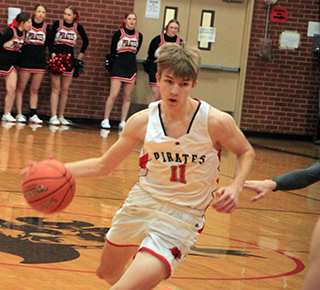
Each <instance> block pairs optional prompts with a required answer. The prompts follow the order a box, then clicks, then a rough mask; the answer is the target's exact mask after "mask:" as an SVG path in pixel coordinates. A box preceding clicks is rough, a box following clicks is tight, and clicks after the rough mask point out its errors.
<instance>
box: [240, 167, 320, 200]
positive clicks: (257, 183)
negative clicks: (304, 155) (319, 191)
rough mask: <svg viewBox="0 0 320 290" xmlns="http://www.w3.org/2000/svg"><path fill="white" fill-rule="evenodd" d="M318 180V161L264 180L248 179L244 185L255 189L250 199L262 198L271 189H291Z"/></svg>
mask: <svg viewBox="0 0 320 290" xmlns="http://www.w3.org/2000/svg"><path fill="white" fill-rule="evenodd" d="M317 181H320V162H317V163H315V164H313V165H312V166H310V167H308V168H305V169H297V170H294V171H291V172H288V173H286V174H283V175H280V176H278V177H275V178H273V179H272V180H271V179H266V180H248V181H246V183H245V185H244V187H245V188H247V189H251V190H253V191H255V192H256V193H257V194H258V195H256V196H255V197H253V198H252V199H251V200H250V201H257V200H259V199H262V198H264V197H265V196H266V195H267V194H268V193H269V192H270V191H271V190H272V191H276V190H293V189H300V188H304V187H307V186H309V185H311V184H313V183H315V182H317Z"/></svg>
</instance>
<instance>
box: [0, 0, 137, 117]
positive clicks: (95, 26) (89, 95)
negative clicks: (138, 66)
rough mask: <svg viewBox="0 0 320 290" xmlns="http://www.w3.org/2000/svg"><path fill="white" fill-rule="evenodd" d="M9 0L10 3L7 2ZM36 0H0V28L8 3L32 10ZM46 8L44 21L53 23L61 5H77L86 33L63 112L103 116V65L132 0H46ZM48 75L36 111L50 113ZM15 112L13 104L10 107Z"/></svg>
mask: <svg viewBox="0 0 320 290" xmlns="http://www.w3.org/2000/svg"><path fill="white" fill-rule="evenodd" d="M9 2H10V4H9ZM38 3H43V2H38V1H21V0H12V1H5V0H0V31H1V32H2V33H3V31H4V29H5V27H6V25H7V18H8V7H17V8H21V10H22V12H27V13H30V14H31V13H32V12H33V10H34V7H35V5H36V4H38ZM45 4H46V5H47V8H48V12H47V18H46V21H47V22H48V23H49V24H50V25H52V23H53V22H54V21H56V20H58V19H60V18H62V15H63V11H64V8H65V7H66V6H69V5H76V7H77V8H78V11H79V13H80V23H81V24H82V25H83V26H84V28H85V30H86V33H87V34H88V37H89V41H90V44H89V47H88V49H87V51H86V53H85V57H84V63H85V67H84V71H85V72H84V73H83V74H82V75H81V76H80V77H79V78H74V79H73V81H72V84H71V86H70V91H69V100H68V104H67V108H66V112H65V116H67V117H70V118H71V117H74V118H90V119H102V118H103V113H104V106H105V100H106V97H107V96H108V93H109V88H110V75H109V73H108V72H106V69H105V64H104V62H105V55H106V53H108V52H109V49H110V43H111V37H112V35H113V33H114V32H115V31H116V30H117V29H118V28H119V26H120V24H121V20H122V19H123V16H124V14H125V13H126V12H128V11H133V6H134V0H114V1H113V0H104V1H100V0H90V1H83V0H80V1H78V2H72V1H71V2H70V1H61V0H59V1H54V0H47V1H45ZM81 44H82V42H81V38H79V41H78V43H77V46H76V48H75V52H76V54H75V55H76V56H77V54H78V52H79V49H80V47H81ZM50 87H51V86H50V77H49V74H46V75H45V78H44V80H43V83H42V85H41V88H40V91H39V104H38V112H39V114H45V115H47V116H48V117H49V116H50V91H51V88H50ZM28 90H29V86H28V87H27V88H26V92H25V94H24V103H23V111H24V112H25V113H28V111H29V105H28V100H29V93H28ZM0 92H1V97H0V112H3V108H4V96H5V82H4V79H3V77H0ZM121 102H122V99H121V98H119V100H117V101H116V103H115V107H114V109H113V111H112V113H111V119H114V120H119V119H120V106H121ZM12 112H13V113H15V112H16V111H15V108H13V110H12Z"/></svg>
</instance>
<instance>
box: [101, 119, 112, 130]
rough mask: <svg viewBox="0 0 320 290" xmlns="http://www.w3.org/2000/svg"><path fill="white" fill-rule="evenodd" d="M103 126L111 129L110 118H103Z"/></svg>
mask: <svg viewBox="0 0 320 290" xmlns="http://www.w3.org/2000/svg"><path fill="white" fill-rule="evenodd" d="M101 127H102V128H103V129H111V126H110V123H109V119H104V120H102V122H101Z"/></svg>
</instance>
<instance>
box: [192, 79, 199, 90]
mask: <svg viewBox="0 0 320 290" xmlns="http://www.w3.org/2000/svg"><path fill="white" fill-rule="evenodd" d="M197 84H198V81H195V82H194V83H193V85H192V90H193V89H194V88H195V87H196V86H197Z"/></svg>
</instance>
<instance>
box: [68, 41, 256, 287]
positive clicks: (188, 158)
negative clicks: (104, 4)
mask: <svg viewBox="0 0 320 290" xmlns="http://www.w3.org/2000/svg"><path fill="white" fill-rule="evenodd" d="M157 64H158V70H159V71H158V74H157V83H158V86H159V88H160V94H161V97H162V101H158V102H153V103H151V104H150V105H149V108H148V109H146V110H142V111H140V112H138V113H136V114H134V115H133V116H131V117H130V118H129V119H128V122H127V125H126V126H125V127H124V129H123V131H122V133H121V135H120V137H119V139H118V140H117V141H116V142H115V144H113V145H112V146H111V148H110V149H109V150H108V151H107V152H106V153H105V154H104V155H103V156H102V157H100V158H91V159H87V160H82V161H78V162H72V163H67V164H66V166H67V167H68V168H69V169H70V170H71V172H72V173H73V174H74V176H75V177H76V178H80V177H98V176H107V175H108V174H110V172H112V171H113V170H114V169H115V168H116V167H117V166H118V165H120V164H121V163H122V161H123V160H124V159H125V158H126V157H127V156H128V155H129V154H130V153H131V152H132V151H133V150H134V149H135V148H136V146H137V144H138V142H139V141H140V140H144V146H143V147H142V149H141V156H140V173H139V183H137V184H136V185H135V186H134V187H133V188H132V190H131V191H130V193H129V196H128V198H127V199H126V201H125V203H124V205H123V206H122V207H121V209H120V210H119V211H118V212H117V213H116V215H115V217H114V219H113V222H112V227H111V229H110V231H109V232H108V233H107V235H106V242H105V246H104V248H103V252H102V256H101V260H100V264H99V266H98V268H97V271H96V272H97V275H98V277H99V278H101V279H104V280H106V281H107V282H108V283H109V284H111V285H113V286H112V287H111V289H113V290H114V289H121V290H126V289H139V290H145V289H153V288H154V287H155V286H156V285H158V284H159V283H160V282H161V281H163V280H165V279H168V278H169V277H171V275H172V273H173V271H174V270H175V269H176V267H177V266H178V265H179V264H180V263H181V262H182V261H183V260H184V259H185V257H186V256H187V254H188V251H189V250H190V247H191V246H192V245H193V244H194V242H195V241H196V239H197V237H198V236H199V234H200V233H201V231H202V230H203V227H204V221H205V211H206V209H207V208H208V207H209V205H210V204H211V202H212V200H213V198H214V196H215V197H216V200H215V202H214V203H212V207H213V208H214V209H216V210H217V211H218V212H221V213H232V212H233V211H234V210H235V209H236V207H237V204H238V199H239V195H240V193H241V190H242V187H243V184H244V182H245V180H246V178H247V177H248V175H249V172H250V169H251V167H252V163H253V160H254V157H255V153H254V151H253V149H252V147H251V145H250V144H249V142H248V141H247V139H246V138H245V137H244V135H243V134H242V132H241V131H240V129H239V128H238V127H237V126H236V124H235V122H234V120H233V118H232V117H231V116H230V115H229V114H227V113H224V112H221V111H219V110H217V109H215V108H213V107H211V106H210V105H209V104H208V103H206V102H204V101H200V100H198V99H193V98H191V97H190V93H191V92H192V91H193V89H194V88H195V86H196V85H197V78H198V75H199V71H200V65H201V56H200V53H199V51H197V50H193V49H189V48H183V47H182V46H180V45H177V44H172V43H171V44H165V45H163V46H162V49H161V51H160V55H159V58H158V59H157ZM222 147H224V148H225V149H226V150H229V151H231V152H232V153H234V154H235V155H236V166H235V172H234V176H233V181H232V183H231V184H230V185H228V186H223V187H220V188H219V189H218V180H219V168H220V154H221V149H222ZM133 257H134V260H133V262H132V264H130V266H129V267H128V268H126V265H127V263H128V261H129V260H130V259H132V258H133Z"/></svg>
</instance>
